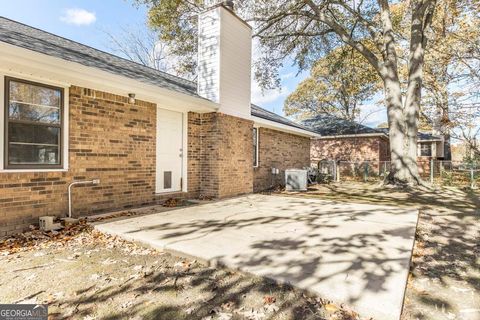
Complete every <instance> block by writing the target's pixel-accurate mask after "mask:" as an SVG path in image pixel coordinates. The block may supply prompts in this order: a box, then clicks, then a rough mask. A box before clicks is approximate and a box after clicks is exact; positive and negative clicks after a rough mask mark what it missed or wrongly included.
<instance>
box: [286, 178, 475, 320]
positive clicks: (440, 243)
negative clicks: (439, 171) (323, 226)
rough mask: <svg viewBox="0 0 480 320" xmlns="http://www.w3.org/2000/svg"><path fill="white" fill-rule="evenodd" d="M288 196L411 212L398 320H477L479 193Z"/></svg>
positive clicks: (351, 188) (355, 188) (354, 186)
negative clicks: (411, 240)
mask: <svg viewBox="0 0 480 320" xmlns="http://www.w3.org/2000/svg"><path fill="white" fill-rule="evenodd" d="M294 196H307V197H319V198H322V199H332V200H338V201H349V202H359V203H363V202H365V203H377V204H391V205H397V206H408V207H411V206H415V207H418V208H419V212H420V215H419V222H418V227H417V235H416V240H415V248H414V252H413V259H412V260H413V261H412V267H411V273H410V276H409V281H408V285H407V290H406V296H405V301H404V308H403V313H402V320H443V319H446V320H454V319H459V320H480V192H479V191H478V190H476V191H471V190H466V189H465V190H460V189H457V188H446V187H445V188H442V189H437V190H429V189H423V190H414V191H408V190H399V189H391V188H386V189H385V188H384V187H381V186H379V185H378V184H370V185H369V184H365V183H342V184H330V185H322V186H317V187H314V188H311V189H310V191H309V192H307V193H303V194H295V195H294Z"/></svg>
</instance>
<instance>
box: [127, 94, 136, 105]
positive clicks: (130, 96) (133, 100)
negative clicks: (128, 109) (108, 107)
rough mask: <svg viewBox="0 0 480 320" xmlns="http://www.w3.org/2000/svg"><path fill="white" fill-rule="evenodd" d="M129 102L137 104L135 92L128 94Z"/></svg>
mask: <svg viewBox="0 0 480 320" xmlns="http://www.w3.org/2000/svg"><path fill="white" fill-rule="evenodd" d="M128 103H130V104H135V93H129V94H128Z"/></svg>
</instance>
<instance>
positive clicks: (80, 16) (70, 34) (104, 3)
mask: <svg viewBox="0 0 480 320" xmlns="http://www.w3.org/2000/svg"><path fill="white" fill-rule="evenodd" d="M0 15H1V16H4V17H7V18H10V19H13V20H17V21H20V22H22V23H25V24H28V25H31V26H34V27H36V28H39V29H42V30H46V31H49V32H51V33H54V34H57V35H60V36H63V37H65V38H68V39H72V40H75V41H78V42H80V43H83V44H86V45H89V46H91V47H94V48H97V49H100V50H104V51H107V52H111V49H110V46H109V39H108V35H107V34H106V32H109V33H111V34H115V33H116V30H118V29H119V27H120V26H127V27H128V26H134V27H138V26H141V25H144V24H145V21H146V15H147V9H146V8H145V7H143V6H140V7H137V6H134V5H133V1H125V0H63V1H54V0H3V1H2V4H1V6H0ZM307 76H308V72H303V73H301V74H299V75H297V70H296V68H294V67H291V66H288V65H287V66H285V67H284V68H283V69H282V70H281V79H282V83H281V88H280V89H277V90H269V91H266V92H262V91H261V89H260V88H259V87H258V86H257V85H255V84H253V85H252V101H253V102H254V103H257V104H259V105H260V106H262V107H264V108H266V109H269V110H271V111H274V112H276V113H278V114H283V110H282V109H283V101H284V100H285V98H286V97H287V96H288V94H289V93H291V92H292V91H293V90H295V87H296V85H297V84H298V83H299V82H300V81H301V80H303V79H305V77H307ZM365 109H366V110H367V111H366V112H365V115H367V114H370V111H371V109H375V110H376V109H378V107H374V106H371V107H367V108H365ZM384 113H385V112H383V113H382V112H375V113H373V114H372V115H369V116H368V118H367V119H366V120H365V121H363V123H365V124H369V125H376V124H378V123H379V122H382V121H384Z"/></svg>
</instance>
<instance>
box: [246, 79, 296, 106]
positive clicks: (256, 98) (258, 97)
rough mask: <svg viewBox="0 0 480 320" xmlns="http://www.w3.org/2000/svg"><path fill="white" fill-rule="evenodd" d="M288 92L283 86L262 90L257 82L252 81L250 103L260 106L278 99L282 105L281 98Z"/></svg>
mask: <svg viewBox="0 0 480 320" xmlns="http://www.w3.org/2000/svg"><path fill="white" fill-rule="evenodd" d="M288 94H289V92H288V88H287V87H285V86H283V87H281V88H280V89H273V90H264V91H263V92H262V89H261V88H260V86H259V85H258V84H257V82H256V81H252V103H255V104H258V105H260V106H262V105H264V104H269V103H271V102H274V101H279V100H280V101H281V102H282V104H281V106H283V100H284V99H285V98H286V97H287V95H288Z"/></svg>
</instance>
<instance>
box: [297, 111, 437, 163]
mask: <svg viewBox="0 0 480 320" xmlns="http://www.w3.org/2000/svg"><path fill="white" fill-rule="evenodd" d="M303 124H304V125H305V126H307V127H310V128H312V129H313V130H315V131H316V132H317V133H318V134H320V137H316V138H313V139H312V140H311V160H312V163H317V162H318V161H320V160H337V161H339V160H344V161H372V162H383V161H389V160H390V151H389V148H390V146H389V140H388V130H385V129H374V128H370V127H368V126H365V125H362V124H359V123H356V122H353V121H348V120H345V119H341V118H338V117H335V116H332V115H318V116H316V117H313V118H310V119H307V120H305V121H304V122H303ZM417 142H418V145H417V147H418V154H417V156H418V157H417V161H419V162H428V161H429V160H430V159H439V160H440V159H443V157H444V139H443V137H442V136H436V135H432V134H427V133H419V134H418V140H417Z"/></svg>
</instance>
